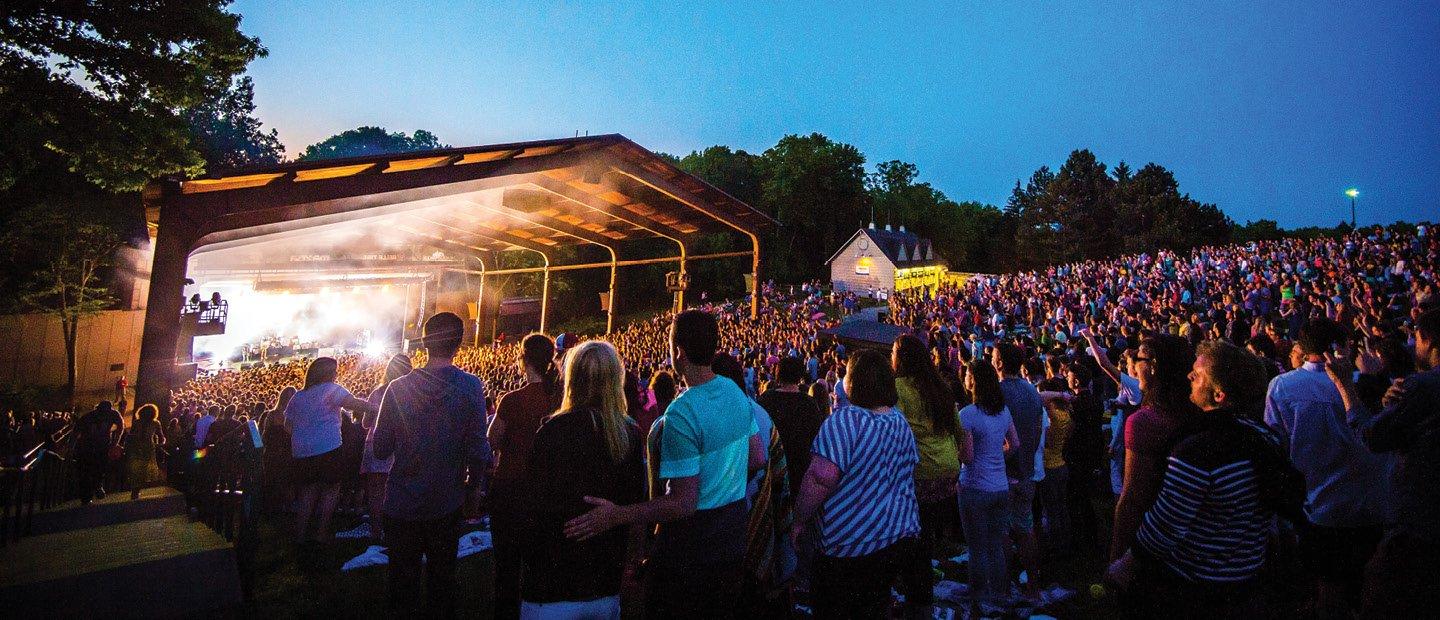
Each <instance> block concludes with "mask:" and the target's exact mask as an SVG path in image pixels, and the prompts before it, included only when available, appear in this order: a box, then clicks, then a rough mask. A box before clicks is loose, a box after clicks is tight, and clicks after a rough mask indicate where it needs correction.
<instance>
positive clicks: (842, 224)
mask: <svg viewBox="0 0 1440 620" xmlns="http://www.w3.org/2000/svg"><path fill="white" fill-rule="evenodd" d="M759 168H760V172H761V179H762V180H761V186H760V204H759V205H758V206H759V207H760V208H761V210H763V211H765V212H767V213H768V214H770V216H771V217H774V218H775V219H776V220H779V222H780V227H778V228H777V229H774V230H771V231H769V232H768V233H767V234H766V239H765V247H767V248H768V250H767V252H768V253H769V256H770V260H768V261H767V273H766V277H767V278H773V279H775V280H777V281H780V282H799V281H801V280H805V279H809V278H814V277H817V276H818V275H820V273H821V272H822V270H823V269H824V268H825V259H826V258H829V256H830V253H832V252H834V251H835V249H836V248H837V247H839V245H840V243H842V242H844V241H845V239H847V238H848V237H849V236H850V235H851V234H853V233H854V232H855V230H856V229H857V228H859V227H860V226H862V225H863V224H864V222H865V217H866V215H867V211H866V206H867V203H868V201H869V196H868V195H867V194H866V192H865V156H864V155H862V154H861V153H860V150H859V149H857V148H855V147H853V146H851V145H849V144H841V143H838V142H834V141H832V140H830V139H829V138H826V137H825V136H823V135H820V134H818V133H813V134H810V135H808V136H798V135H789V136H785V137H784V138H781V139H780V141H779V142H778V143H776V145H775V146H773V147H771V148H770V149H768V150H766V151H765V153H764V154H762V155H761V157H760V166H759Z"/></svg>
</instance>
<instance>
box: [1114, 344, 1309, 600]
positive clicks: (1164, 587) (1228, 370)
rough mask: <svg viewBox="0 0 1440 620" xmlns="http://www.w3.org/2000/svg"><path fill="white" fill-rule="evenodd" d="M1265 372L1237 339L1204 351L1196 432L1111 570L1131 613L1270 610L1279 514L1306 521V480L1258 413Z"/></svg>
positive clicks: (1196, 383)
mask: <svg viewBox="0 0 1440 620" xmlns="http://www.w3.org/2000/svg"><path fill="white" fill-rule="evenodd" d="M1265 379H1266V375H1265V369H1264V367H1263V366H1262V365H1261V363H1260V361H1259V360H1258V359H1256V358H1255V357H1254V356H1253V355H1250V354H1249V353H1246V352H1245V351H1244V350H1242V349H1240V348H1238V347H1236V346H1235V345H1232V344H1230V343H1228V342H1224V341H1209V342H1205V343H1202V344H1201V345H1200V347H1199V348H1198V350H1197V351H1196V356H1195V363H1194V366H1193V368H1192V371H1191V373H1190V384H1191V390H1190V399H1191V402H1193V403H1194V404H1195V406H1196V407H1197V410H1196V411H1195V412H1192V413H1191V414H1190V415H1192V416H1194V419H1193V420H1191V421H1190V422H1191V428H1192V429H1193V432H1191V433H1189V434H1188V435H1187V436H1186V437H1185V438H1184V439H1182V440H1181V441H1180V442H1179V443H1177V444H1176V445H1175V447H1174V449H1173V450H1171V452H1170V457H1169V464H1168V468H1167V469H1166V473H1165V477H1164V480H1163V482H1162V483H1161V487H1160V493H1159V496H1158V497H1157V499H1156V501H1155V504H1154V505H1153V506H1152V507H1151V508H1150V509H1149V510H1148V511H1147V512H1146V513H1145V516H1144V519H1143V521H1142V523H1141V525H1140V529H1139V531H1138V532H1136V535H1135V543H1134V544H1133V545H1132V546H1131V547H1130V548H1129V550H1128V551H1126V552H1125V553H1124V554H1123V555H1122V556H1120V558H1119V559H1117V560H1115V561H1114V562H1113V563H1112V564H1111V565H1110V568H1109V570H1108V571H1107V572H1106V578H1107V579H1108V580H1110V581H1111V582H1113V583H1114V584H1116V585H1117V586H1118V587H1119V588H1120V589H1121V591H1122V598H1121V611H1122V613H1123V614H1125V615H1127V616H1130V617H1143V618H1152V617H1163V618H1229V617H1253V616H1256V615H1261V614H1259V610H1260V609H1261V603H1260V601H1259V599H1258V597H1257V596H1256V592H1257V588H1256V584H1257V581H1258V580H1257V576H1258V574H1259V572H1260V568H1261V566H1262V565H1263V564H1264V562H1265V557H1266V553H1267V551H1268V539H1269V536H1270V532H1271V530H1272V526H1273V525H1274V522H1275V517H1276V515H1277V514H1281V513H1284V514H1286V516H1287V518H1289V519H1300V520H1302V521H1303V519H1304V513H1303V511H1301V510H1300V505H1299V504H1300V501H1301V499H1302V498H1303V496H1304V487H1303V482H1300V480H1301V479H1300V478H1299V477H1298V476H1297V475H1293V474H1294V472H1293V467H1289V466H1288V461H1287V460H1286V459H1285V457H1284V455H1283V454H1282V453H1281V452H1280V449H1279V439H1278V437H1276V436H1275V435H1274V433H1273V432H1272V431H1270V430H1269V429H1267V428H1265V427H1263V426H1262V425H1260V424H1258V423H1256V422H1254V421H1253V420H1254V416H1253V415H1252V413H1253V412H1252V410H1254V409H1257V408H1258V406H1259V404H1260V403H1261V402H1262V400H1263V395H1264V393H1265ZM1276 472H1280V473H1278V474H1277V473H1276ZM1278 487H1283V488H1284V489H1286V490H1282V489H1281V488H1278Z"/></svg>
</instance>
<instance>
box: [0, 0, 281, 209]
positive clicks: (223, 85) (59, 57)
mask: <svg viewBox="0 0 1440 620" xmlns="http://www.w3.org/2000/svg"><path fill="white" fill-rule="evenodd" d="M228 4H229V3H228V2H224V1H222V0H176V1H173V2H130V1H124V0H101V1H96V2H65V1H62V0H44V1H38V2H14V3H7V4H6V6H5V10H4V11H0V162H3V163H0V190H3V189H6V188H8V187H10V186H11V185H13V184H14V183H15V182H16V181H17V180H19V179H20V178H22V177H24V176H26V175H27V174H28V173H30V172H31V171H33V170H34V169H36V168H39V167H50V166H56V165H58V166H62V167H64V168H65V169H66V170H70V171H73V172H75V173H77V174H79V175H80V176H81V177H83V178H84V179H86V180H88V181H90V182H93V183H95V184H97V185H99V186H101V187H103V188H105V189H109V190H112V191H126V190H136V189H139V188H140V187H142V186H143V185H144V184H145V183H147V182H149V181H150V180H151V179H153V178H155V177H158V176H162V175H167V174H177V173H178V174H197V173H199V172H201V170H202V169H203V166H204V159H203V158H202V156H201V154H200V153H199V152H198V150H197V149H196V146H195V142H194V140H193V138H192V135H191V133H190V127H189V125H188V123H187V122H186V119H185V118H184V117H183V116H182V114H181V113H180V111H181V110H186V109H190V108H193V107H195V106H198V105H201V104H202V103H203V102H205V101H209V100H212V99H214V98H216V97H219V96H220V95H221V93H223V92H224V91H225V90H227V89H228V88H229V87H230V85H231V82H232V80H233V78H234V77H235V76H237V75H239V74H240V73H241V72H243V71H244V70H245V66H246V65H247V64H249V62H250V61H251V60H253V59H254V58H256V57H259V56H263V55H264V54H265V48H263V47H261V45H260V41H259V40H258V39H255V38H253V37H248V36H246V35H244V34H243V33H241V32H240V29H239V26H240V16H239V15H236V14H234V13H230V12H228V11H226V10H225V9H226V6H227V5H228Z"/></svg>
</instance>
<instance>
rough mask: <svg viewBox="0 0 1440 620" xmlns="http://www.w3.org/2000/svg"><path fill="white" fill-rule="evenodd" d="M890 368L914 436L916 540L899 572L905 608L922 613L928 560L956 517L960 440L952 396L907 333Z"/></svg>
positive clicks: (928, 593)
mask: <svg viewBox="0 0 1440 620" xmlns="http://www.w3.org/2000/svg"><path fill="white" fill-rule="evenodd" d="M890 364H891V367H892V368H893V369H894V371H895V393H896V395H897V397H898V407H899V410H900V413H901V414H903V415H904V416H905V421H906V422H907V423H908V424H909V426H910V430H911V432H913V433H914V435H915V445H916V448H917V449H918V451H919V455H920V462H919V463H918V464H917V465H916V466H915V495H916V501H917V502H919V506H920V538H919V540H918V544H917V545H916V547H917V548H916V553H915V554H914V557H913V558H910V561H909V562H908V564H907V565H906V569H905V571H904V572H903V576H904V582H905V585H906V588H905V591H904V592H903V594H905V604H906V606H907V607H909V608H911V609H912V610H925V611H928V610H929V609H930V606H931V603H932V602H933V600H934V594H933V592H934V587H935V584H934V581H935V573H934V570H933V569H932V568H931V565H930V561H931V560H932V559H933V558H932V556H933V555H934V552H935V548H936V546H937V545H938V544H939V542H940V541H941V540H943V539H944V538H945V537H946V533H947V532H948V531H949V530H951V529H954V526H955V524H957V523H958V522H959V518H960V515H959V512H958V510H957V507H956V504H955V494H956V477H957V476H959V475H960V458H959V457H960V450H959V446H961V445H962V444H963V443H964V437H962V434H963V431H962V430H961V428H960V420H959V416H958V415H957V411H956V409H955V398H954V393H953V392H952V391H951V390H950V387H949V386H947V385H946V384H945V382H944V380H943V379H941V378H940V373H939V372H938V371H936V370H935V365H934V363H932V361H931V356H930V354H929V352H928V351H926V348H925V343H923V342H921V341H920V339H919V338H917V337H915V336H911V335H903V336H900V337H899V338H896V339H895V343H894V345H893V346H892V347H891V352H890Z"/></svg>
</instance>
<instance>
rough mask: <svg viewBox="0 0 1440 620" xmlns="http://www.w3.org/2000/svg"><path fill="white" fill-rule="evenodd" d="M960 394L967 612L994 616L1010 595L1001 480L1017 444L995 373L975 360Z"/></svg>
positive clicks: (1006, 492) (1006, 496) (1005, 493)
mask: <svg viewBox="0 0 1440 620" xmlns="http://www.w3.org/2000/svg"><path fill="white" fill-rule="evenodd" d="M965 389H966V391H968V392H969V393H970V400H971V401H973V404H970V405H967V406H966V407H965V408H964V409H961V410H960V426H961V427H962V428H964V429H965V432H966V436H967V437H969V438H970V441H969V444H970V446H969V449H968V450H967V451H966V452H968V453H969V454H962V455H961V456H969V457H970V459H969V460H968V461H966V462H965V463H964V465H963V466H962V467H961V468H960V524H961V526H962V527H963V528H964V530H965V542H966V543H967V544H969V545H970V569H969V575H970V596H971V607H972V609H973V610H974V611H976V612H977V613H973V614H971V615H972V616H973V615H978V614H979V612H985V613H989V612H994V611H998V610H999V607H998V606H999V605H1001V604H1003V603H1004V599H1005V598H1007V597H1008V596H1009V594H1010V588H1009V587H1008V586H1009V581H1008V579H1007V575H1008V573H1007V571H1006V562H1005V556H1006V544H1005V533H1006V530H1007V529H1009V521H1010V483H1009V479H1008V476H1006V474H1005V457H1006V454H1007V453H1013V452H1016V451H1018V450H1019V445H1020V438H1019V436H1018V435H1017V434H1016V432H1015V424H1014V422H1012V421H1011V419H1010V410H1009V409H1006V408H1005V393H1004V392H1002V391H1001V389H1000V377H999V376H998V375H997V374H996V373H995V367H994V366H992V365H990V364H989V363H987V362H984V361H982V360H980V359H978V358H977V359H975V360H974V361H971V362H970V364H969V368H968V372H966V373H965Z"/></svg>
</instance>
